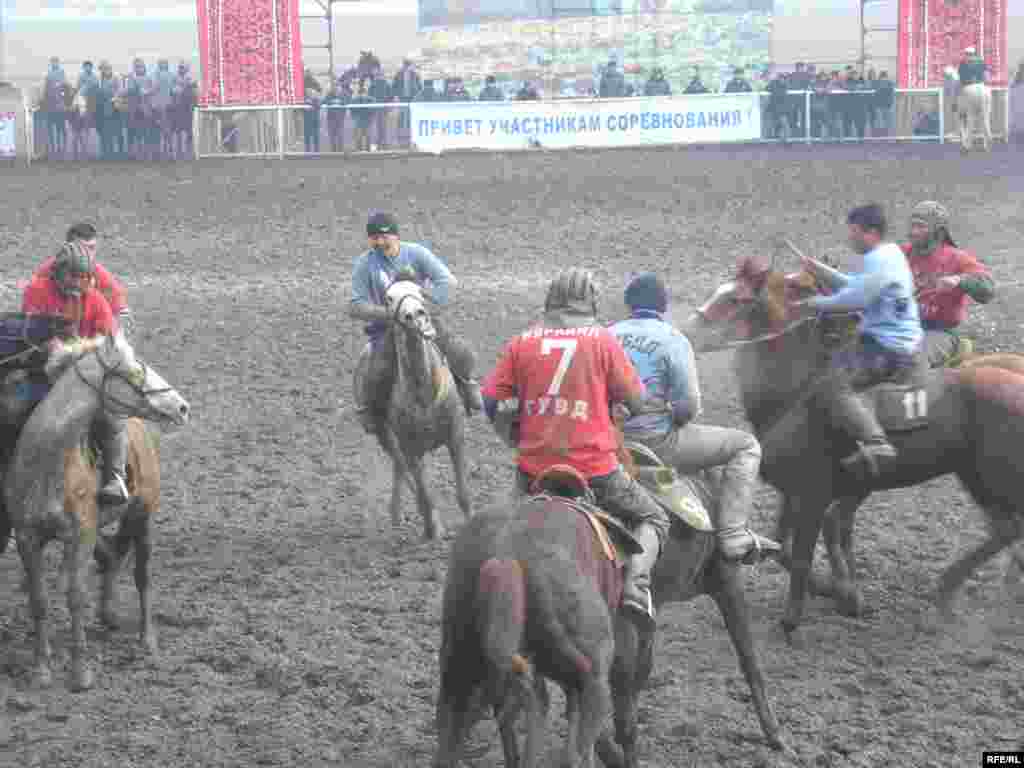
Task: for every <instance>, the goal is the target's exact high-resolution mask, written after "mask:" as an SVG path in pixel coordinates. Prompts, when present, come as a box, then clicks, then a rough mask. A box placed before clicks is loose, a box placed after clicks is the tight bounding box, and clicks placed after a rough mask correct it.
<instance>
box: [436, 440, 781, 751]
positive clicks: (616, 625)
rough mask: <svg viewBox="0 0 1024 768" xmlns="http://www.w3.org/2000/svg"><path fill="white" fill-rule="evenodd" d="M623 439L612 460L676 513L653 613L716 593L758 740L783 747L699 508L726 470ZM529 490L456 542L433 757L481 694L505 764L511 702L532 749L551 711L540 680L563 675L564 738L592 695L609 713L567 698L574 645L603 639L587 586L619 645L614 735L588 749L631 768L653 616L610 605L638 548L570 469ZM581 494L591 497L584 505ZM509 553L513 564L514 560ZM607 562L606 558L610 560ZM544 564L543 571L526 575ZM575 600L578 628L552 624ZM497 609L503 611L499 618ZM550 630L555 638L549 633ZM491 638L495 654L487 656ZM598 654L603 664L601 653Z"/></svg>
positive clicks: (460, 734)
mask: <svg viewBox="0 0 1024 768" xmlns="http://www.w3.org/2000/svg"><path fill="white" fill-rule="evenodd" d="M619 441H620V442H619V456H620V461H621V462H622V464H623V466H624V468H625V469H626V471H627V472H628V473H630V474H632V475H633V476H634V477H635V478H636V479H637V480H638V481H639V482H641V483H642V484H643V485H644V486H645V487H646V488H648V489H649V490H650V491H651V492H652V493H654V494H655V495H656V497H658V498H659V500H661V501H662V502H663V503H665V504H666V506H667V507H668V508H669V509H670V510H672V512H673V522H672V526H671V531H670V535H669V537H668V538H667V539H666V541H665V542H664V547H663V552H662V554H661V556H660V557H659V559H658V562H657V564H656V565H655V567H654V569H653V571H652V576H651V577H652V585H651V591H652V593H653V595H654V603H655V606H656V610H660V609H661V607H662V606H664V605H667V604H671V603H677V602H688V601H689V600H692V599H694V598H695V597H697V596H699V595H709V596H710V597H711V598H712V599H713V600H714V601H715V603H716V605H717V606H718V608H719V611H720V612H721V613H722V617H723V618H724V620H725V624H726V627H727V628H728V631H729V636H730V638H731V640H732V643H733V647H734V648H735V649H736V652H737V655H738V656H739V660H740V666H741V668H742V670H743V674H744V677H745V678H746V680H747V684H748V685H749V686H750V690H751V694H752V700H753V705H754V708H755V711H756V713H757V716H758V719H759V720H760V724H761V728H762V731H763V733H764V735H765V738H766V740H767V742H768V743H769V745H771V746H772V747H773V748H775V749H779V750H785V749H786V744H785V742H784V740H783V738H782V735H781V730H780V727H779V723H778V720H777V719H776V717H775V714H774V713H773V711H772V708H771V705H770V703H769V701H768V697H767V695H766V693H765V684H764V676H763V674H762V672H761V667H760V661H759V659H758V656H757V651H756V649H755V646H754V640H753V635H752V633H751V628H750V617H749V613H748V611H747V606H746V600H745V598H744V594H743V588H742V579H741V573H740V566H739V564H738V563H730V562H727V561H726V560H724V559H723V558H722V557H720V556H719V554H718V549H717V541H716V539H715V536H714V529H713V527H712V525H711V517H710V516H709V514H708V511H707V510H708V509H709V508H713V507H712V506H711V505H714V504H716V503H717V498H718V495H719V494H718V490H719V488H720V485H721V478H720V473H716V472H715V471H708V472H704V473H700V474H699V475H698V476H695V477H690V478H679V477H678V476H677V475H676V474H675V471H674V470H672V469H671V468H669V467H666V466H665V465H664V464H663V463H662V462H661V461H660V460H659V459H658V457H657V456H655V455H654V454H653V453H652V452H651V451H650V450H649V449H647V448H645V447H643V446H640V445H636V444H630V443H627V442H624V441H623V440H622V437H621V432H619ZM534 492H535V493H537V494H539V495H535V496H530V497H526V498H524V499H519V500H517V501H516V502H514V503H510V504H504V505H495V506H494V507H491V508H489V509H488V510H486V511H484V512H481V513H480V514H478V515H477V516H476V517H474V519H473V520H471V521H470V522H469V523H468V524H467V525H466V526H465V527H464V528H463V529H462V531H461V532H460V533H459V536H458V538H457V539H456V541H455V544H454V545H453V547H452V550H451V554H450V557H449V569H448V578H447V581H446V584H445V591H444V603H443V606H444V607H443V617H442V643H441V657H440V658H441V686H440V690H439V693H438V717H437V727H438V730H439V742H438V744H439V745H438V752H437V755H438V757H437V758H436V759H435V763H434V765H435V768H439V767H440V766H452V765H454V764H455V761H456V760H457V757H458V750H459V745H461V743H462V742H463V741H464V740H465V738H466V737H467V736H468V733H469V730H470V728H471V727H472V725H473V723H474V721H475V715H476V714H477V711H475V710H474V707H478V706H479V705H480V704H481V703H487V704H490V705H491V706H492V707H493V708H494V711H495V714H496V717H497V718H498V720H499V729H500V730H501V734H502V743H503V746H504V748H505V761H506V762H505V764H506V765H517V764H518V762H517V760H518V757H517V754H518V752H517V746H516V744H515V741H514V738H513V736H512V734H513V731H512V724H511V721H513V720H514V716H515V713H516V712H517V711H519V710H525V711H526V712H527V715H528V717H529V720H528V725H527V739H526V743H527V748H526V752H527V754H528V755H531V754H533V750H534V748H535V747H534V746H532V745H535V744H536V742H537V741H538V740H539V736H538V735H537V731H538V729H539V723H541V722H543V717H542V716H543V714H544V712H545V711H546V704H547V696H546V692H545V689H544V684H545V683H544V681H545V680H546V679H553V680H555V681H556V682H559V684H560V685H562V687H563V688H565V689H566V690H567V700H568V701H570V708H569V712H570V714H571V715H573V716H574V717H576V720H575V721H573V722H571V723H570V735H571V734H572V733H573V732H574V731H573V728H578V727H579V725H580V723H582V722H589V718H590V715H587V714H579V713H580V710H581V708H582V707H583V706H584V703H585V702H586V701H589V702H590V703H589V706H591V707H594V708H595V710H600V711H603V707H604V704H603V703H602V702H603V698H602V696H601V695H598V694H594V696H593V697H591V698H589V699H583V700H581V699H579V698H570V696H569V693H570V692H571V691H573V690H574V686H576V687H577V690H576V694H575V697H579V696H580V695H581V694H580V690H582V689H583V688H584V687H585V686H581V681H583V680H584V678H585V675H584V673H583V672H582V671H580V670H581V669H583V668H585V666H586V665H585V663H581V662H580V661H579V658H578V656H577V655H575V654H574V653H573V650H572V649H573V648H582V647H590V648H603V645H602V642H603V634H602V632H603V625H602V624H601V621H600V620H599V614H600V611H599V607H598V605H597V603H596V602H595V600H594V598H593V596H592V595H591V596H590V597H589V598H587V599H584V598H583V594H584V593H585V592H586V591H587V589H591V590H594V591H595V592H596V594H598V595H600V596H601V598H602V600H603V601H604V604H605V605H606V606H607V607H608V608H609V609H610V610H611V612H612V620H613V632H614V649H615V650H614V657H613V660H612V665H611V671H610V684H611V694H612V711H613V714H614V723H615V733H614V737H613V735H612V734H611V733H605V732H602V733H601V734H600V735H599V737H598V739H597V742H596V744H595V745H594V746H595V749H596V751H597V754H598V755H599V756H600V757H601V760H602V761H603V762H604V763H605V765H607V766H626V768H636V766H637V756H636V738H637V715H638V709H637V702H638V698H639V694H640V691H641V690H643V688H644V687H645V685H646V683H647V680H648V678H649V676H650V672H651V669H652V666H653V653H654V636H655V632H656V627H655V625H654V623H653V622H650V621H649V620H646V619H644V620H637V619H635V618H633V617H632V615H631V614H627V613H626V612H623V611H620V610H619V609H618V606H619V601H620V599H621V592H622V578H623V576H622V570H623V567H624V561H623V560H622V553H624V554H628V553H630V552H633V551H636V550H635V549H633V547H636V546H638V545H637V544H636V542H635V540H633V539H632V537H631V536H629V534H628V532H626V531H625V529H624V528H622V527H621V524H617V523H616V522H615V521H614V519H611V518H609V517H608V516H607V515H604V514H603V513H601V512H600V511H592V510H593V507H592V506H591V504H590V503H589V502H591V501H592V499H593V494H592V492H590V490H589V488H588V487H587V484H586V481H585V480H584V479H583V478H582V477H580V476H579V475H578V473H575V472H574V470H572V469H571V468H567V467H557V468H553V470H552V471H550V472H549V473H546V475H545V476H542V477H540V478H537V479H536V480H535V482H534ZM580 500H583V501H584V502H586V503H584V504H583V505H582V511H581V509H580V507H581V505H580V503H579V501H580ZM588 511H591V514H590V515H587V512H588ZM602 522H603V524H604V525H603V527H602V526H600V523H602ZM523 531H530V536H529V537H524V536H523V535H522V532H523ZM614 542H617V546H616V545H614ZM620 549H621V553H620V552H619V550H620ZM552 559H555V560H559V561H560V562H561V563H562V565H565V564H568V565H571V566H572V567H571V568H568V569H566V570H564V571H559V570H558V568H557V566H551V565H549V562H550V561H551V560H552ZM514 563H519V564H520V566H521V567H512V565H514ZM510 564H512V565H510ZM609 564H613V565H614V568H613V569H612V570H611V571H609V570H608V567H609ZM538 570H539V571H540V572H541V573H542V574H543V575H544V577H545V578H547V581H546V582H545V581H543V580H538V581H531V575H532V574H535V573H536V572H537V571H538ZM520 573H522V574H525V575H524V576H520V575H519V574H520ZM552 573H563V574H569V573H571V574H574V575H573V576H571V577H570V576H569V575H565V576H563V579H565V580H564V581H562V582H558V581H557V580H555V579H553V577H552V576H551V574H552ZM499 576H500V577H499ZM581 576H582V581H581ZM570 578H571V579H572V581H571V584H570V581H569V579H570ZM522 579H525V582H523V581H522ZM588 580H589V584H587V583H586V582H587V581H588ZM613 580H614V581H613ZM488 584H489V585H495V584H497V585H498V586H500V587H501V589H500V590H495V589H493V588H492V589H488V590H482V589H481V585H488ZM524 584H525V586H524ZM556 587H557V588H556ZM495 591H498V592H499V593H500V594H501V595H503V596H504V597H503V599H505V600H506V601H509V600H511V603H509V602H506V603H505V604H504V605H503V606H502V610H501V611H498V612H496V614H495V611H494V610H493V601H494V599H495V598H493V597H492V593H493V592H495ZM509 596H513V597H514V599H513V597H509ZM581 604H582V605H585V606H588V607H589V610H590V611H591V613H590V614H588V620H587V622H586V625H585V626H584V625H583V624H582V623H581V624H569V625H566V627H565V633H563V635H558V633H557V629H558V622H553V621H552V617H553V616H562V615H565V613H566V612H571V611H572V610H573V609H574V607H575V606H578V605H581ZM495 615H497V617H498V618H499V619H500V620H501V621H500V622H496V621H495V620H494V618H493V617H494V616H495ZM509 616H515V617H518V621H517V622H513V623H512V624H511V625H510V624H509V623H508V617H509ZM538 623H539V624H540V628H537V624H538ZM521 625H523V626H525V634H524V633H523V631H522V626H521ZM552 627H554V629H552ZM495 636H497V637H500V638H502V643H500V644H497V645H496V644H494V643H489V642H485V639H486V638H490V637H495ZM553 636H556V639H557V640H558V641H559V642H558V643H555V642H553V641H551V640H550V638H551V637H553ZM563 637H567V638H568V641H569V642H568V643H567V642H565V641H563V640H562V638H563ZM542 638H549V639H548V640H547V641H545V640H543V639H542ZM516 642H518V645H516ZM496 647H499V648H501V649H502V652H501V653H495V652H494V648H496ZM583 655H584V656H586V654H583ZM587 658H589V657H587ZM601 660H602V663H603V657H602V659H601ZM602 668H603V667H602ZM587 680H588V684H591V685H597V683H591V682H589V678H588V679H587ZM574 713H575V714H574ZM576 739H577V740H576V742H575V743H576V745H578V746H582V747H583V748H584V749H585V748H586V744H587V742H586V741H585V740H584V734H582V733H580V732H577V735H576ZM581 757H583V758H585V755H581ZM523 764H524V765H527V764H530V763H526V762H524V763H523Z"/></svg>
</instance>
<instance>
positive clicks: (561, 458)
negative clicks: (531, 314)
mask: <svg viewBox="0 0 1024 768" xmlns="http://www.w3.org/2000/svg"><path fill="white" fill-rule="evenodd" d="M482 391H483V394H484V395H485V396H487V397H489V398H492V399H494V400H497V401H499V403H500V402H501V401H509V400H511V401H515V400H518V411H519V417H520V422H519V467H520V469H522V470H523V472H525V473H527V474H528V475H534V476H535V475H537V474H538V473H540V472H542V471H544V470H545V469H547V468H548V467H550V466H552V465H554V464H568V465H570V466H571V467H573V468H575V469H576V470H577V471H578V472H580V473H581V474H582V475H583V476H584V477H586V478H587V479H590V478H592V477H600V476H602V475H607V474H610V473H611V472H613V471H615V469H616V467H618V465H619V460H618V457H617V455H616V448H617V444H616V439H615V432H614V431H613V429H612V418H611V413H610V403H612V402H622V401H625V400H628V399H630V398H632V397H636V396H638V395H643V394H644V385H643V382H642V381H640V377H639V375H638V374H637V372H636V369H635V368H634V367H633V363H632V362H631V361H630V359H629V357H628V356H627V355H626V352H625V351H624V350H623V348H622V345H621V344H620V343H619V340H618V339H617V338H616V337H615V335H614V334H613V333H612V332H611V331H610V330H608V329H607V328H602V327H600V326H596V325H595V326H584V327H579V328H537V329H534V330H530V331H526V332H525V333H522V334H520V335H519V336H517V337H515V338H514V339H512V341H510V342H509V343H508V344H507V345H506V346H505V349H504V351H503V352H502V355H501V357H500V358H499V360H498V364H497V367H496V368H495V369H494V371H493V373H491V375H490V376H489V377H488V379H487V380H486V381H485V383H484V386H483V388H482ZM513 407H514V406H513Z"/></svg>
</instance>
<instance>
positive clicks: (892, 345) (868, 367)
mask: <svg viewBox="0 0 1024 768" xmlns="http://www.w3.org/2000/svg"><path fill="white" fill-rule="evenodd" d="M847 224H848V225H849V229H850V244H851V245H852V246H853V249H854V250H855V251H856V252H857V253H860V254H862V255H863V257H864V271H863V272H860V273H858V274H853V275H846V274H843V273H842V272H838V271H836V270H833V269H831V268H829V267H827V266H826V265H824V264H821V263H820V262H818V261H815V260H814V259H809V258H804V267H805V269H807V270H808V271H810V272H811V273H812V274H815V275H816V276H817V277H818V278H819V280H822V281H823V282H825V283H827V284H829V285H831V286H832V287H834V288H838V291H837V292H836V293H835V294H833V295H831V296H816V297H814V298H811V299H808V300H807V301H806V302H804V303H805V304H806V305H808V306H810V307H813V308H815V309H817V310H819V311H822V312H826V313H828V312H861V313H863V320H862V322H861V326H860V339H859V342H858V344H857V345H856V347H855V348H854V349H852V350H851V351H850V352H849V353H848V354H841V355H838V356H837V359H836V360H835V362H834V364H833V368H832V371H831V376H830V377H829V378H828V379H827V381H826V382H825V386H824V387H823V389H822V391H821V394H822V396H823V399H824V401H825V403H824V404H825V405H826V407H827V409H828V411H829V414H830V416H831V418H832V422H833V424H834V426H835V427H836V428H838V429H839V430H841V431H842V432H844V433H845V434H846V435H848V436H849V437H850V438H852V439H853V440H854V441H856V443H857V444H858V450H857V451H855V452H854V453H853V454H851V455H850V456H848V457H846V458H845V459H843V461H842V465H843V467H844V468H845V469H846V470H847V471H850V472H853V473H855V474H856V475H857V476H859V477H861V478H863V476H864V474H865V472H866V473H867V475H868V476H869V477H871V478H874V477H877V476H878V475H879V474H880V473H881V472H883V471H884V466H883V465H884V463H885V462H886V461H889V460H891V459H893V458H895V457H896V449H895V448H894V447H893V446H892V444H891V443H890V442H889V440H888V438H887V437H886V435H885V430H884V429H883V428H882V426H881V424H879V422H878V419H877V418H876V416H875V414H874V412H873V410H872V409H870V408H868V407H867V405H866V404H865V403H864V402H863V401H862V400H861V398H860V397H859V396H858V395H857V393H856V390H858V389H866V388H867V387H870V386H873V385H874V384H877V383H880V382H882V381H887V380H894V379H896V380H898V379H905V378H907V377H909V376H910V375H912V374H913V373H915V372H917V371H920V370H922V369H923V368H924V367H925V366H924V364H923V355H922V347H923V340H924V329H923V328H922V326H921V318H920V316H919V315H918V310H917V301H916V300H915V298H914V279H913V275H912V274H911V271H910V267H909V265H908V264H907V260H906V257H905V256H904V255H903V252H902V251H901V250H900V248H899V247H898V246H897V245H895V244H892V243H884V242H883V239H884V238H885V235H886V230H887V224H886V220H885V213H884V212H883V210H882V208H881V206H879V205H864V206H861V207H859V208H854V209H853V210H852V211H851V212H850V215H849V216H848V217H847Z"/></svg>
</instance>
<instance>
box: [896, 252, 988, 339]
mask: <svg viewBox="0 0 1024 768" xmlns="http://www.w3.org/2000/svg"><path fill="white" fill-rule="evenodd" d="M900 248H902V249H903V253H904V254H906V256H907V261H908V263H909V264H910V270H911V271H912V272H913V273H914V289H915V292H916V293H917V304H918V308H919V311H920V313H921V322H922V323H923V324H924V325H926V326H931V327H942V328H955V327H956V326H958V325H960V323H962V322H963V321H964V320H966V319H967V298H968V297H967V294H966V293H964V292H963V291H962V290H960V289H959V288H943V287H940V286H938V285H937V284H936V281H937V280H938V278H940V277H944V276H948V275H985V276H987V277H988V276H990V274H989V271H988V269H986V268H985V265H983V264H982V263H981V262H979V261H978V260H977V259H976V258H975V257H974V254H972V253H970V252H968V251H965V250H962V249H960V248H955V247H953V246H952V245H950V244H949V243H943V244H942V245H940V246H939V247H938V248H936V249H935V250H934V251H932V252H931V253H930V254H928V255H927V256H912V255H911V254H912V246H911V244H910V243H904V244H903V245H901V246H900Z"/></svg>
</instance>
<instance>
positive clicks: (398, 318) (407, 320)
mask: <svg viewBox="0 0 1024 768" xmlns="http://www.w3.org/2000/svg"><path fill="white" fill-rule="evenodd" d="M409 299H413V300H414V302H415V303H416V304H417V305H418V307H417V308H416V309H414V310H413V311H412V312H411V313H409V314H408V315H407V316H403V315H402V307H403V306H404V305H405V302H406V301H408V300H409ZM391 319H392V320H393V321H394V322H395V323H397V324H398V325H400V326H402V328H404V329H406V330H408V331H412V332H413V333H416V334H419V336H421V337H422V338H424V339H426V340H427V341H433V340H434V339H436V338H437V329H436V328H435V327H434V323H433V321H432V320H431V319H430V313H429V312H427V308H426V305H425V302H424V301H423V296H422V295H421V294H420V292H419V290H418V287H417V290H415V291H412V290H410V291H408V292H407V293H405V294H404V295H403V296H402V297H401V298H399V299H398V301H397V302H395V308H394V310H392V312H391Z"/></svg>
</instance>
